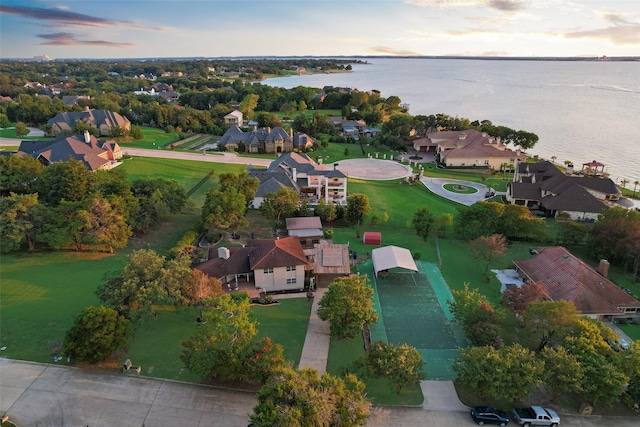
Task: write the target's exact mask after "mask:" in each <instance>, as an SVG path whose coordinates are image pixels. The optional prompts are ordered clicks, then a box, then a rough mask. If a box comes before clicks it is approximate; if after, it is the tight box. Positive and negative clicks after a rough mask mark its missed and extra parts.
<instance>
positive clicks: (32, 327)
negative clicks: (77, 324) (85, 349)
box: [0, 252, 124, 363]
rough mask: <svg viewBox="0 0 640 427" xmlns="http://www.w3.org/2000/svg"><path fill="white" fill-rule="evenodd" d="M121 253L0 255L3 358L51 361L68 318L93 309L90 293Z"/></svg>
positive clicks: (114, 267)
mask: <svg viewBox="0 0 640 427" xmlns="http://www.w3.org/2000/svg"><path fill="white" fill-rule="evenodd" d="M123 264H124V256H123V255H106V254H98V253H75V252H44V253H34V254H15V255H6V254H4V255H3V256H2V258H1V261H0V267H1V270H2V288H1V289H0V323H1V324H2V329H1V331H0V347H7V349H6V350H5V351H3V352H2V356H3V357H7V358H11V359H21V360H32V361H36V362H47V363H51V362H52V361H53V355H54V354H60V353H59V352H60V348H61V347H60V346H61V344H62V340H63V338H64V335H65V333H66V330H67V328H69V327H70V326H71V325H72V323H73V319H74V317H75V316H76V315H78V314H80V312H81V311H82V309H83V308H85V307H87V306H89V305H97V304H98V303H99V301H98V298H97V297H96V295H95V293H94V292H95V289H96V286H97V284H98V283H100V281H101V280H102V278H103V275H104V274H105V273H106V272H109V271H115V270H118V269H120V268H122V266H123Z"/></svg>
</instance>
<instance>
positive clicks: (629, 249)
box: [589, 207, 640, 281]
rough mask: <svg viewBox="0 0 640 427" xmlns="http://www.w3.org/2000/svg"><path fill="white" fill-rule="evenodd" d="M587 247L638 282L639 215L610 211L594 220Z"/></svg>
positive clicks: (639, 253)
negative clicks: (631, 272) (623, 267)
mask: <svg viewBox="0 0 640 427" xmlns="http://www.w3.org/2000/svg"><path fill="white" fill-rule="evenodd" d="M589 243H590V245H589V246H590V247H591V248H592V251H593V252H594V255H596V256H597V257H603V258H606V259H608V260H609V261H610V262H612V263H615V264H619V265H624V266H626V267H628V266H629V265H630V266H631V267H632V271H633V274H634V279H635V281H638V280H640V212H638V211H635V210H633V209H625V208H621V207H614V208H611V209H607V210H605V211H604V212H603V213H601V214H600V215H599V216H598V221H597V222H596V223H595V224H593V227H592V228H591V235H590V237H589Z"/></svg>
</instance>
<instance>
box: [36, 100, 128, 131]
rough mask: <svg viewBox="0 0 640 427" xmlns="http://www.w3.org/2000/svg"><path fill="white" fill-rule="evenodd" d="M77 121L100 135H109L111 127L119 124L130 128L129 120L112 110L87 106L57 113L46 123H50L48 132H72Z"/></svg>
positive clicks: (126, 128) (125, 128)
mask: <svg viewBox="0 0 640 427" xmlns="http://www.w3.org/2000/svg"><path fill="white" fill-rule="evenodd" d="M78 121H81V122H84V124H86V125H87V126H89V127H94V128H96V129H98V131H99V132H100V135H111V128H112V127H114V126H120V127H121V128H123V129H124V130H126V131H129V130H131V122H130V121H129V119H127V118H126V117H124V116H122V115H120V114H118V113H115V112H113V111H108V110H91V109H89V107H87V108H86V109H85V111H69V112H65V113H58V114H56V116H55V117H53V118H51V119H49V121H48V122H47V124H49V125H51V130H50V134H51V135H57V134H59V133H60V132H67V133H71V132H73V129H74V128H75V126H76V123H77V122H78Z"/></svg>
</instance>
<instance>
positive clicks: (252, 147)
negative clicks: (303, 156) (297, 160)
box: [218, 124, 315, 153]
mask: <svg viewBox="0 0 640 427" xmlns="http://www.w3.org/2000/svg"><path fill="white" fill-rule="evenodd" d="M314 142H315V141H314V139H313V138H311V137H310V136H309V135H307V134H305V133H302V132H298V133H296V134H295V135H294V133H293V129H291V130H289V132H287V131H286V130H284V129H283V128H282V127H280V126H276V127H274V128H270V127H262V128H258V127H255V128H254V129H253V130H251V131H249V132H245V131H243V130H242V129H240V127H239V126H238V125H236V124H232V125H231V126H230V127H229V129H227V131H226V132H225V133H224V135H222V138H220V140H219V141H218V146H219V147H224V148H225V149H226V150H235V151H238V150H239V151H244V152H246V153H260V152H264V153H288V152H290V151H293V149H294V148H297V149H299V150H303V149H305V148H307V147H310V146H311V145H313V143H314Z"/></svg>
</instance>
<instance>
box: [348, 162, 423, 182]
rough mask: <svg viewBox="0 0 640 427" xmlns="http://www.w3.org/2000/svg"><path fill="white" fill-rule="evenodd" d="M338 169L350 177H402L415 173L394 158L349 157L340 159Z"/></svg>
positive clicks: (369, 178) (370, 178)
mask: <svg viewBox="0 0 640 427" xmlns="http://www.w3.org/2000/svg"><path fill="white" fill-rule="evenodd" d="M336 163H338V166H337V169H338V170H340V171H341V172H344V173H345V174H346V175H347V176H348V177H349V178H359V179H368V180H388V179H400V178H404V177H407V176H411V175H412V174H413V170H412V169H411V168H410V167H409V166H407V165H403V164H401V163H398V162H395V161H393V160H380V159H349V160H339V161H338V162H336Z"/></svg>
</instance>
